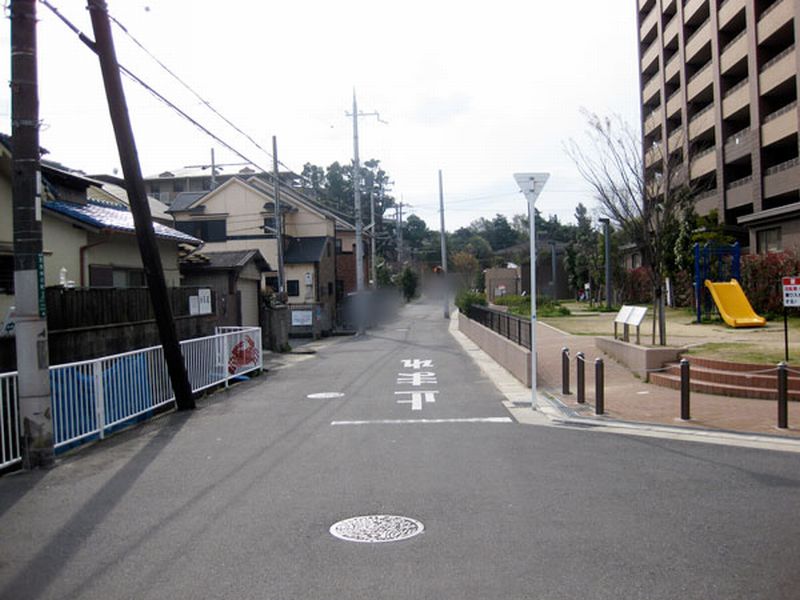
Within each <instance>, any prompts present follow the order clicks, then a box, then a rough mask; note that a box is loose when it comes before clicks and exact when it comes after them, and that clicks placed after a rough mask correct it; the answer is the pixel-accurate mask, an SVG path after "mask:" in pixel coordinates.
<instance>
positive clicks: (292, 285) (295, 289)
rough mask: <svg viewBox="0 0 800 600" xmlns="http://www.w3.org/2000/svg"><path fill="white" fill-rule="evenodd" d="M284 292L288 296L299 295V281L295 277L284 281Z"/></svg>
mask: <svg viewBox="0 0 800 600" xmlns="http://www.w3.org/2000/svg"><path fill="white" fill-rule="evenodd" d="M286 293H287V294H288V295H289V296H294V297H297V296H299V295H300V281H299V280H297V279H290V280H289V281H287V282H286Z"/></svg>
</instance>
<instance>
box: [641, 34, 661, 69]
mask: <svg viewBox="0 0 800 600" xmlns="http://www.w3.org/2000/svg"><path fill="white" fill-rule="evenodd" d="M658 49H659V43H658V40H657V39H656V40H655V41H653V43H652V44H650V46H649V47H648V48H647V50H645V51H644V54H642V73H644V72H645V71H647V69H648V67H649V66H650V65H651V64H653V61H657V60H658Z"/></svg>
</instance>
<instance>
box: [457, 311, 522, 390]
mask: <svg viewBox="0 0 800 600" xmlns="http://www.w3.org/2000/svg"><path fill="white" fill-rule="evenodd" d="M458 329H459V331H461V333H463V334H464V335H466V336H467V337H468V338H469V339H471V340H472V341H473V342H475V344H477V345H478V346H479V347H480V349H481V350H483V351H484V352H486V354H488V355H489V356H491V357H492V358H493V359H494V360H495V362H497V363H498V364H499V365H500V366H501V367H503V368H504V369H505V370H506V371H508V372H509V373H511V374H512V375H513V376H514V377H516V378H517V379H519V380H520V381H521V382H522V383H524V384H525V385H526V386H528V387H531V352H530V350H527V349H525V348H523V347H522V346H519V345H518V344H515V343H514V342H512V341H511V340H508V339H506V338H504V337H503V336H501V335H499V334H497V333H495V332H494V331H492V330H491V329H489V328H487V327H484V326H483V325H480V324H479V323H476V322H475V321H472V320H471V319H468V318H467V317H465V316H464V315H462V314H461V313H459V315H458Z"/></svg>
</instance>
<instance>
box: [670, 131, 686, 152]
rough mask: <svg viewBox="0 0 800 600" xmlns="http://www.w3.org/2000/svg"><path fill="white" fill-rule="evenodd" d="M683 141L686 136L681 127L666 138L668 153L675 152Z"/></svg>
mask: <svg viewBox="0 0 800 600" xmlns="http://www.w3.org/2000/svg"><path fill="white" fill-rule="evenodd" d="M685 139H686V134H685V133H684V131H683V128H682V127H679V128H678V129H676V130H675V131H673V132H672V133H671V134H670V136H669V137H668V138H667V148H669V153H670V154H672V153H673V152H675V150H678V149H679V148H680V147H681V146H683V141H684V140H685Z"/></svg>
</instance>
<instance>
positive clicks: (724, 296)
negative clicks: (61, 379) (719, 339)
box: [706, 279, 767, 327]
mask: <svg viewBox="0 0 800 600" xmlns="http://www.w3.org/2000/svg"><path fill="white" fill-rule="evenodd" d="M706 287H707V288H708V291H709V292H711V297H712V298H714V304H716V305H717V309H718V310H719V314H720V316H721V317H722V319H723V320H724V321H725V322H726V323H727V324H728V325H730V326H731V327H763V326H764V325H766V324H767V320H766V319H765V318H764V317H759V316H758V315H757V314H756V313H755V311H753V307H752V306H750V302H749V301H748V300H747V296H745V295H744V292H743V291H742V288H741V286H740V285H739V282H738V281H736V280H735V279H731V280H730V281H720V282H717V283H714V282H713V281H709V280H708V279H706Z"/></svg>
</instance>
